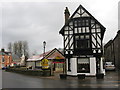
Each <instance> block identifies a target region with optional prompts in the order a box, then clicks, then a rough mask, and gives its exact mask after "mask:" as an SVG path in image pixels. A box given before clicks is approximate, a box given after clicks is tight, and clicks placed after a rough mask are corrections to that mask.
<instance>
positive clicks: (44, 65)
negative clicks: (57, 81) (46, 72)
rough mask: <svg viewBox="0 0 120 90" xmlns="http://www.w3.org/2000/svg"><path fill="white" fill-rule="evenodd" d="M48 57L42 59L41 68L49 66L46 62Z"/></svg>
mask: <svg viewBox="0 0 120 90" xmlns="http://www.w3.org/2000/svg"><path fill="white" fill-rule="evenodd" d="M48 62H49V61H48V59H43V60H42V62H41V64H42V69H48V68H49V64H48Z"/></svg>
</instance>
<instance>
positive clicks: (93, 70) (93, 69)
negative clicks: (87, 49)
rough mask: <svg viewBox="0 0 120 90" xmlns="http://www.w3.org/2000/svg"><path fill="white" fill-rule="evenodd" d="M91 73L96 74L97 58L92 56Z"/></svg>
mask: <svg viewBox="0 0 120 90" xmlns="http://www.w3.org/2000/svg"><path fill="white" fill-rule="evenodd" d="M90 75H93V76H95V75H96V58H95V57H91V58H90Z"/></svg>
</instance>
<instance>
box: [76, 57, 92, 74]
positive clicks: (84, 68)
mask: <svg viewBox="0 0 120 90" xmlns="http://www.w3.org/2000/svg"><path fill="white" fill-rule="evenodd" d="M77 72H78V73H90V61H89V58H78V60H77Z"/></svg>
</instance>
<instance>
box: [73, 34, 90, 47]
mask: <svg viewBox="0 0 120 90" xmlns="http://www.w3.org/2000/svg"><path fill="white" fill-rule="evenodd" d="M75 48H76V49H87V48H90V35H89V34H79V35H78V34H77V35H76V36H75Z"/></svg>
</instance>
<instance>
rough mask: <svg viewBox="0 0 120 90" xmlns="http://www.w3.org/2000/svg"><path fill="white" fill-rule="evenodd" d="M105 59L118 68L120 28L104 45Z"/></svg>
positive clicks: (119, 64)
mask: <svg viewBox="0 0 120 90" xmlns="http://www.w3.org/2000/svg"><path fill="white" fill-rule="evenodd" d="M104 57H105V61H111V62H113V63H114V64H115V66H116V68H117V69H119V70H120V63H119V61H120V30H119V31H118V32H117V35H116V36H115V38H114V39H113V40H110V41H109V42H108V43H107V44H105V46H104Z"/></svg>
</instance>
